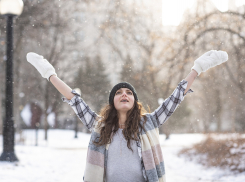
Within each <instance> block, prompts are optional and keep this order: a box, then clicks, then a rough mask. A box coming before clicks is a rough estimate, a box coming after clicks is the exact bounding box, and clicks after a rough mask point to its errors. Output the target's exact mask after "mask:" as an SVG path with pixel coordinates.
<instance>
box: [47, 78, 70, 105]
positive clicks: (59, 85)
mask: <svg viewBox="0 0 245 182" xmlns="http://www.w3.org/2000/svg"><path fill="white" fill-rule="evenodd" d="M49 80H50V82H51V83H52V84H53V85H54V86H55V88H56V89H57V90H58V91H59V92H60V93H61V94H62V95H63V96H65V97H66V98H67V99H68V100H71V99H72V97H74V96H75V94H73V93H72V92H71V91H72V89H71V88H70V87H69V86H68V85H66V83H64V82H63V81H62V80H61V79H59V78H58V77H57V76H56V75H51V76H50V78H49Z"/></svg>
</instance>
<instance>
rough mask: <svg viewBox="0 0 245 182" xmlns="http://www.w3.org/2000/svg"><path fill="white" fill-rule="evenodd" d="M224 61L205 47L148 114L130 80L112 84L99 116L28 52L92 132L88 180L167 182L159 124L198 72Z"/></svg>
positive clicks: (219, 53)
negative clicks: (175, 84) (178, 80)
mask: <svg viewBox="0 0 245 182" xmlns="http://www.w3.org/2000/svg"><path fill="white" fill-rule="evenodd" d="M227 60H228V55H227V53H226V52H224V51H215V50H212V51H209V52H206V53H205V54H203V55H202V56H201V57H199V58H198V59H197V60H195V61H194V66H193V67H192V68H191V72H190V74H188V76H187V77H186V78H185V79H184V80H182V81H180V82H179V84H178V86H177V87H176V89H175V90H174V92H173V93H172V94H171V95H170V96H169V97H168V98H167V99H165V100H164V102H163V103H162V104H161V105H160V106H159V107H158V108H157V109H156V110H155V111H154V112H152V113H146V112H145V110H144V108H143V107H142V105H141V103H140V102H139V101H138V97H137V93H136V90H135V89H134V87H133V86H132V85H130V83H127V82H121V83H118V84H117V85H115V86H114V87H113V88H112V90H111V92H110V95H109V103H108V105H107V106H105V107H104V108H103V109H102V110H101V112H100V114H99V115H97V114H96V113H95V112H94V111H92V110H91V109H90V108H89V107H88V105H87V104H86V103H85V102H84V101H83V99H82V98H81V97H80V95H79V94H78V93H77V92H76V91H75V90H72V89H71V88H70V87H69V86H67V85H66V84H65V83H64V82H63V81H61V80H60V79H59V78H58V77H57V74H56V73H55V69H54V67H53V66H52V65H51V64H50V63H49V62H48V61H47V60H46V59H43V57H42V56H40V55H38V54H36V53H28V54H27V61H28V62H30V63H31V64H32V65H33V66H34V67H35V68H36V69H37V70H38V71H39V72H40V74H41V75H42V76H43V77H44V78H47V79H48V80H49V81H50V82H51V83H52V84H53V85H54V86H55V87H56V88H57V89H58V91H59V92H60V93H61V94H62V95H64V96H65V98H62V99H63V101H64V102H67V103H68V104H69V105H70V106H71V107H72V109H73V110H74V111H75V113H76V115H77V116H78V117H79V119H80V120H81V121H82V123H83V124H84V125H85V126H86V127H87V128H88V129H89V130H90V131H91V132H92V134H91V139H90V143H89V146H88V153H87V161H86V169H85V173H84V178H83V180H84V181H86V182H104V181H106V182H145V181H147V182H165V181H166V180H165V168H164V161H163V156H162V151H161V147H160V143H159V130H158V128H159V127H160V126H161V125H162V124H163V123H164V122H166V120H167V119H168V118H169V117H170V116H171V115H172V113H173V112H174V111H175V109H176V108H177V107H178V105H179V104H180V103H181V101H183V100H184V97H185V96H186V94H187V93H189V92H193V91H192V90H191V89H190V87H191V85H192V83H193V82H194V80H195V78H196V76H197V75H198V76H199V75H200V73H201V72H205V71H207V70H208V69H209V68H211V67H214V66H216V65H219V64H221V63H223V62H225V61H227Z"/></svg>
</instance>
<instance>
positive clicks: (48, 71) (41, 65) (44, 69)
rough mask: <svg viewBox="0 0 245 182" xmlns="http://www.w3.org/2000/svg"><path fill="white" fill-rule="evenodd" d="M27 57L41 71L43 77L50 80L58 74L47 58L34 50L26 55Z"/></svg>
mask: <svg viewBox="0 0 245 182" xmlns="http://www.w3.org/2000/svg"><path fill="white" fill-rule="evenodd" d="M26 59H27V61H28V62H29V63H31V64H32V65H33V66H34V67H35V68H36V69H37V71H39V73H40V74H41V75H42V77H43V78H47V79H48V81H49V77H50V76H52V75H55V76H57V74H56V73H55V69H54V67H53V66H52V65H51V64H50V63H49V62H48V61H47V60H46V59H43V56H40V55H38V54H36V53H34V52H29V53H28V54H27V55H26Z"/></svg>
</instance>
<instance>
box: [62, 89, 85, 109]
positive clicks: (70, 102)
mask: <svg viewBox="0 0 245 182" xmlns="http://www.w3.org/2000/svg"><path fill="white" fill-rule="evenodd" d="M71 93H73V94H75V95H74V97H72V99H71V100H69V99H67V98H65V97H62V98H61V100H62V101H63V102H66V103H68V104H69V105H71V106H72V105H73V103H75V99H76V98H77V97H81V95H80V94H79V93H77V92H76V91H75V90H72V91H71Z"/></svg>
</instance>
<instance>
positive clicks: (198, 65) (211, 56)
mask: <svg viewBox="0 0 245 182" xmlns="http://www.w3.org/2000/svg"><path fill="white" fill-rule="evenodd" d="M227 60H228V54H227V52H225V51H216V50H211V51H208V52H206V53H204V54H203V55H202V56H201V57H199V58H198V59H196V60H195V61H194V66H193V67H192V68H191V70H192V69H194V70H195V71H196V72H197V73H198V76H199V75H200V74H201V72H205V71H207V70H208V69H209V68H212V67H214V66H217V65H220V64H221V63H224V62H226V61H227Z"/></svg>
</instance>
